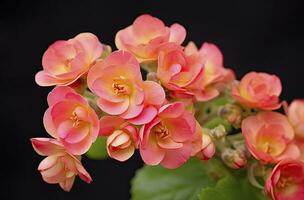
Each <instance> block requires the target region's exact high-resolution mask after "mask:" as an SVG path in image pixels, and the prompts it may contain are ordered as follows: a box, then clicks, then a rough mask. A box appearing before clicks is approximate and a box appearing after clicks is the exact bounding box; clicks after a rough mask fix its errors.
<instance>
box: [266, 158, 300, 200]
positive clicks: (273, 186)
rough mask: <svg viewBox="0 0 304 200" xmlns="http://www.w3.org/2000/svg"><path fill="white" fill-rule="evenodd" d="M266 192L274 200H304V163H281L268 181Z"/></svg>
mask: <svg viewBox="0 0 304 200" xmlns="http://www.w3.org/2000/svg"><path fill="white" fill-rule="evenodd" d="M265 191H266V194H267V195H268V196H269V197H271V198H272V199H273V200H301V199H304V163H303V162H301V161H297V160H283V161H281V162H279V163H278V164H277V165H276V166H275V168H274V169H273V170H272V172H271V175H270V176H269V177H268V179H267V181H266V184H265Z"/></svg>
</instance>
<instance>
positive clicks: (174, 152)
mask: <svg viewBox="0 0 304 200" xmlns="http://www.w3.org/2000/svg"><path fill="white" fill-rule="evenodd" d="M195 131H196V121H195V118H194V116H193V115H192V114H190V113H189V112H187V111H186V110H185V108H184V104H183V103H179V102H177V103H172V104H167V105H164V106H162V107H161V108H160V109H159V111H158V115H157V116H156V117H155V119H153V121H151V122H150V123H148V124H145V125H143V126H142V128H141V129H140V139H141V143H140V154H141V157H142V159H143V160H144V162H145V163H146V164H148V165H157V164H160V165H162V166H163V167H166V168H177V167H179V166H181V165H182V164H183V163H185V162H186V161H187V160H188V158H189V157H190V156H191V153H192V141H193V140H194V138H195Z"/></svg>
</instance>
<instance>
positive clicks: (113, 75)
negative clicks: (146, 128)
mask: <svg viewBox="0 0 304 200" xmlns="http://www.w3.org/2000/svg"><path fill="white" fill-rule="evenodd" d="M88 86H89V88H90V89H91V91H92V92H93V93H95V94H96V95H97V96H99V99H98V100H97V104H98V106H99V107H100V108H101V110H103V111H104V112H106V113H108V114H110V115H119V116H120V117H122V118H124V119H128V120H129V121H131V122H132V123H133V124H144V123H147V122H149V121H151V120H152V119H153V118H154V117H155V115H156V114H157V109H156V107H157V106H160V105H161V104H162V103H163V102H164V100H165V92H164V90H163V88H162V87H161V86H160V85H159V84H158V83H156V82H153V81H143V80H142V77H141V73H140V67H139V63H138V62H137V60H136V59H135V57H133V56H132V54H130V53H128V52H126V51H116V52H113V53H112V54H110V55H109V56H108V57H107V58H106V59H105V60H103V61H99V62H97V63H96V64H95V65H94V66H93V67H92V68H91V70H90V71H89V73H88Z"/></svg>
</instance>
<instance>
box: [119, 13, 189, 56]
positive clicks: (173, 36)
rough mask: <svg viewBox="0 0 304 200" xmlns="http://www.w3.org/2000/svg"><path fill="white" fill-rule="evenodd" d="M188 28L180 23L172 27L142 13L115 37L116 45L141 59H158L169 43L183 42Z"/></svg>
mask: <svg viewBox="0 0 304 200" xmlns="http://www.w3.org/2000/svg"><path fill="white" fill-rule="evenodd" d="M185 37H186V30H185V28H184V27H183V26H181V25H179V24H173V25H172V26H170V27H167V26H165V24H164V23H163V22H162V21H161V20H159V19H157V18H155V17H152V16H151V15H147V14H145V15H141V16H139V17H137V18H136V19H135V21H134V22H133V24H132V25H131V26H128V27H127V28H125V29H122V30H120V31H119V32H118V33H117V34H116V37H115V44H116V47H117V48H118V49H120V50H127V51H129V52H131V53H132V54H133V55H135V56H136V58H137V59H138V60H139V61H147V60H156V59H157V57H158V52H159V50H160V49H163V48H167V45H168V43H175V44H178V45H179V44H182V42H183V41H184V39H185Z"/></svg>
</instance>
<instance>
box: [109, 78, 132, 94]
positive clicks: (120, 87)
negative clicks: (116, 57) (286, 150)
mask: <svg viewBox="0 0 304 200" xmlns="http://www.w3.org/2000/svg"><path fill="white" fill-rule="evenodd" d="M112 88H113V91H114V93H115V94H116V95H118V96H123V95H129V94H130V87H129V86H128V84H127V79H126V78H125V77H124V76H119V77H118V78H115V79H114V82H113V84H112Z"/></svg>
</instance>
